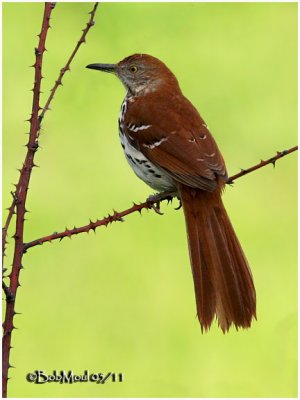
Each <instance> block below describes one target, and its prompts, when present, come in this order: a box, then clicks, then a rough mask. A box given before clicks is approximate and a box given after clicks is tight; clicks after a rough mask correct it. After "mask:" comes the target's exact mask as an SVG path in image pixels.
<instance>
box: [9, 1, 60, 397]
mask: <svg viewBox="0 0 300 400" xmlns="http://www.w3.org/2000/svg"><path fill="white" fill-rule="evenodd" d="M54 6H55V3H45V9H44V16H43V22H42V28H41V33H40V34H39V44H38V47H37V48H36V49H35V63H34V70H35V77H34V86H33V100H32V113H31V117H30V133H29V140H28V143H27V153H26V157H25V161H24V164H23V167H22V169H21V172H20V178H19V181H18V184H17V188H16V197H17V199H18V201H17V202H16V214H17V216H16V231H15V234H14V239H15V248H14V257H13V265H12V270H11V273H10V275H9V277H10V285H9V288H7V289H8V290H9V292H8V290H7V291H6V293H9V294H10V298H9V299H8V296H6V312H5V319H4V323H3V341H2V382H3V387H2V397H6V396H7V381H8V369H9V367H10V364H9V356H10V349H11V334H12V331H13V329H14V325H13V318H14V315H15V298H16V294H17V289H18V287H19V286H20V284H19V274H20V270H21V269H22V257H23V253H24V241H23V235H24V221H25V219H24V216H25V213H26V208H25V203H26V198H27V191H28V185H29V181H30V177H31V172H32V168H33V167H34V156H35V153H36V151H37V149H38V147H39V145H38V130H39V118H38V113H39V110H40V93H41V80H42V63H43V54H44V52H45V43H46V37H47V32H48V29H49V20H50V16H51V12H52V10H53V8H54ZM8 300H10V301H8Z"/></svg>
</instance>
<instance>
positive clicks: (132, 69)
mask: <svg viewBox="0 0 300 400" xmlns="http://www.w3.org/2000/svg"><path fill="white" fill-rule="evenodd" d="M137 70H138V68H137V67H136V66H135V65H132V66H131V67H130V71H131V72H133V73H134V72H136V71H137Z"/></svg>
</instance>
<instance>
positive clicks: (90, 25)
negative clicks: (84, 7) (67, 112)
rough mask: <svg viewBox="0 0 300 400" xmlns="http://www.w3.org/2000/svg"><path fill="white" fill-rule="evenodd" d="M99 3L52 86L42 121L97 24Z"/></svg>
mask: <svg viewBox="0 0 300 400" xmlns="http://www.w3.org/2000/svg"><path fill="white" fill-rule="evenodd" d="M98 5H99V3H95V4H94V7H93V9H92V11H90V13H89V14H90V15H91V16H90V19H89V21H88V22H87V24H86V27H85V29H83V30H82V31H83V33H82V35H81V37H80V39H79V40H78V42H77V44H76V46H75V49H74V50H73V52H72V54H71V55H70V57H69V59H68V61H67V63H66V65H65V66H64V67H63V68H62V69H61V70H60V73H59V75H58V78H57V80H56V81H55V83H54V86H53V88H52V89H51V91H50V96H49V98H48V100H47V101H46V104H45V106H44V107H43V110H42V112H41V114H40V116H39V120H40V123H41V122H42V120H43V118H44V116H45V114H46V112H47V110H49V106H50V103H51V101H52V100H53V97H54V95H55V92H56V90H57V89H58V87H59V86H62V79H63V77H64V75H65V73H66V72H67V71H70V65H71V62H72V60H73V58H74V57H75V55H76V53H77V51H78V49H79V47H80V46H81V45H82V43H85V38H86V35H87V34H88V32H89V30H90V29H91V27H92V26H93V25H95V21H94V17H95V13H96V11H97V7H98Z"/></svg>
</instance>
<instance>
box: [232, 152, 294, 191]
mask: <svg viewBox="0 0 300 400" xmlns="http://www.w3.org/2000/svg"><path fill="white" fill-rule="evenodd" d="M296 150H298V146H294V147H291V148H290V149H288V150H283V151H277V154H276V156H274V157H271V158H269V159H268V160H266V161H264V160H261V162H260V163H258V164H256V165H254V166H253V167H250V168H247V169H242V170H241V172H239V173H238V174H236V175H233V176H231V177H230V178H228V180H227V182H226V183H228V184H229V185H230V184H232V183H233V181H235V180H236V179H238V178H240V177H241V176H244V175H247V174H250V172H253V171H255V170H257V169H259V168H262V167H265V166H266V165H268V164H273V166H274V167H275V163H276V161H277V160H279V159H280V158H282V157H284V156H286V155H287V154H290V153H293V152H294V151H296Z"/></svg>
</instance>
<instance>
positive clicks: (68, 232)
mask: <svg viewBox="0 0 300 400" xmlns="http://www.w3.org/2000/svg"><path fill="white" fill-rule="evenodd" d="M297 149H298V146H295V147H292V148H290V149H288V150H284V151H281V152H277V155H276V156H274V157H271V158H269V159H268V160H266V161H263V160H262V161H261V162H260V163H258V164H256V165H254V166H253V167H250V168H247V169H243V170H242V171H241V172H240V173H238V174H236V175H233V176H231V177H229V178H228V180H227V182H226V183H227V184H229V185H231V184H232V183H233V182H234V181H235V180H236V179H238V178H240V177H242V176H244V175H246V174H249V173H250V172H253V171H255V170H257V169H259V168H262V167H265V166H266V165H268V164H273V165H274V166H275V162H276V161H277V160H279V159H280V158H282V157H284V156H286V155H287V154H290V153H292V152H294V151H296V150H297ZM163 200H168V201H169V200H170V197H169V196H166V197H165V198H164V199H163ZM163 200H162V201H163ZM155 204H157V202H153V201H150V200H147V201H145V202H144V203H141V204H133V206H132V207H130V208H128V209H127V210H125V211H121V212H117V211H114V213H113V214H112V215H108V216H107V217H105V218H103V219H101V220H97V221H95V222H92V221H90V223H89V224H87V225H84V226H81V227H79V228H76V227H74V228H73V229H67V228H66V229H65V230H64V231H62V232H55V233H53V234H52V235H48V236H43V237H41V238H39V239H36V240H33V241H31V242H29V243H25V244H24V251H27V250H28V249H29V248H31V247H34V246H37V245H42V244H43V243H45V242H52V241H53V240H57V239H59V240H62V239H63V238H65V237H69V238H71V236H73V235H78V234H79V233H83V232H86V233H88V232H89V231H90V230H93V231H95V229H96V228H98V227H99V226H107V225H108V224H110V223H112V222H116V221H123V217H125V216H126V215H129V214H132V213H134V212H137V211H138V212H139V213H141V212H142V210H143V209H147V210H149V209H155V210H157V208H156V207H155Z"/></svg>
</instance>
